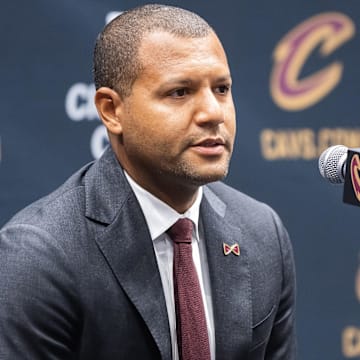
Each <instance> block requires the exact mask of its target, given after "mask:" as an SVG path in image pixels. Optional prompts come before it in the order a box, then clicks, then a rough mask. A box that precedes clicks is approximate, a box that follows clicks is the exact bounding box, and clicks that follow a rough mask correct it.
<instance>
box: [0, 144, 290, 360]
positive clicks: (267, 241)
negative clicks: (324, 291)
mask: <svg viewBox="0 0 360 360" xmlns="http://www.w3.org/2000/svg"><path fill="white" fill-rule="evenodd" d="M200 214H201V219H202V223H203V226H204V233H205V234H204V235H205V239H206V248H207V255H208V261H209V271H210V279H211V286H212V301H213V308H214V321H215V337H216V358H217V359H219V360H221V359H224V360H231V359H240V360H243V359H249V360H260V359H274V360H275V359H287V360H289V359H295V335H294V292H295V278H294V264H293V255H292V250H291V245H290V242H289V238H288V235H287V233H286V230H285V229H284V227H283V225H282V224H281V222H280V220H279V218H278V217H277V215H276V214H275V213H274V212H273V211H272V210H271V209H270V208H269V207H268V206H266V205H264V204H262V203H259V202H257V201H255V200H253V199H251V198H249V197H247V196H246V195H244V194H242V193H240V192H238V191H236V190H234V189H232V188H230V187H228V186H226V185H224V184H222V183H214V184H210V185H209V186H206V187H205V189H204V197H203V201H202V204H201V209H200ZM224 242H225V243H227V244H230V245H231V244H234V243H239V245H240V248H241V254H240V256H235V255H233V254H230V255H228V256H225V255H224V253H223V250H222V249H223V243H224ZM0 259H1V260H0V289H1V290H0V359H1V360H17V359H19V360H20V359H21V360H24V359H30V360H41V359H44V360H45V359H46V360H49V359H50V360H51V359H54V360H55V359H59V360H60V359H61V360H67V359H77V360H78V359H81V360H91V359H96V360H110V359H111V360H115V359H116V360H119V359H144V360H145V359H164V360H170V359H171V344H170V332H169V324H168V319H167V312H166V304H165V298H164V295H163V291H162V285H161V279H160V275H159V271H158V267H157V263H156V258H155V253H154V249H153V245H152V241H151V238H150V234H149V232H148V229H147V226H146V223H145V219H144V216H143V214H142V211H141V209H140V207H139V204H138V202H137V200H136V197H135V196H134V194H133V192H132V190H131V188H130V187H129V184H128V183H127V181H126V179H125V177H124V174H123V172H122V169H121V167H120V166H119V164H118V162H117V160H116V159H115V156H114V154H113V152H112V151H111V150H110V149H108V150H107V151H106V152H105V154H104V155H103V157H102V158H101V159H100V160H98V161H95V162H93V163H91V164H89V165H87V166H85V167H84V168H82V169H81V170H80V171H78V172H77V173H76V174H74V175H73V176H72V177H71V178H70V179H69V180H68V181H67V182H65V184H63V185H62V186H61V187H60V188H58V189H57V190H56V191H55V192H53V193H52V194H50V195H49V196H46V197H45V198H43V199H41V200H39V201H37V202H35V203H34V204H32V205H30V206H28V207H27V208H25V209H24V210H22V211H21V212H20V213H18V214H17V215H16V216H15V217H14V218H13V219H12V220H11V221H10V222H8V223H7V224H6V225H5V226H4V228H3V229H2V230H1V231H0ZM194 360H196V359H194Z"/></svg>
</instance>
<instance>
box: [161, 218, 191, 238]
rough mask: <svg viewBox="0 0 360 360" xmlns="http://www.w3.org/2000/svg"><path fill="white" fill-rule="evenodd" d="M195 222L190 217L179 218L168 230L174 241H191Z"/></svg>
mask: <svg viewBox="0 0 360 360" xmlns="http://www.w3.org/2000/svg"><path fill="white" fill-rule="evenodd" d="M192 229H193V223H192V221H191V220H190V219H187V218H183V219H179V220H178V221H177V222H176V223H175V224H174V225H173V226H171V228H170V229H169V230H168V231H167V233H168V234H169V236H170V237H171V239H172V241H174V242H176V243H190V244H191V235H192Z"/></svg>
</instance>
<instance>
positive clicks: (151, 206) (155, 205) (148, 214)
mask: <svg viewBox="0 0 360 360" xmlns="http://www.w3.org/2000/svg"><path fill="white" fill-rule="evenodd" d="M124 173H125V176H126V179H127V180H128V182H129V184H130V187H131V188H132V190H133V191H134V193H135V196H136V198H137V200H138V201H139V204H140V207H141V210H142V211H143V213H144V216H145V220H146V223H147V225H148V228H149V231H150V235H151V239H152V240H155V239H157V238H158V237H159V236H160V235H162V234H163V233H165V232H166V231H167V230H168V229H169V228H170V227H171V226H172V225H174V224H175V223H176V221H177V220H179V219H180V218H185V217H186V218H188V219H190V220H192V222H193V223H194V225H195V226H194V229H195V237H196V239H197V240H199V212H200V203H201V199H202V195H203V189H202V187H199V190H198V192H197V195H196V199H195V201H194V203H193V205H192V206H191V207H190V208H189V209H188V210H187V211H186V212H185V213H184V214H179V213H178V212H177V211H176V210H174V209H173V208H172V207H170V206H169V205H167V204H166V203H164V202H163V201H161V200H160V199H158V198H157V197H156V196H154V195H153V194H151V193H150V192H148V191H147V190H145V189H144V188H143V187H141V186H140V185H139V184H138V183H136V182H135V181H134V180H133V179H132V178H131V177H130V175H129V174H128V173H127V172H126V171H124Z"/></svg>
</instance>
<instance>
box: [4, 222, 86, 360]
mask: <svg viewBox="0 0 360 360" xmlns="http://www.w3.org/2000/svg"><path fill="white" fill-rule="evenodd" d="M0 259H1V260H0V289H1V291H0V359H2V360H14V359H29V360H41V359H53V360H56V359H59V360H60V359H61V360H67V359H73V358H74V356H75V352H76V349H75V348H74V346H75V345H74V344H75V343H76V340H77V336H78V334H79V327H80V323H79V319H80V313H79V310H78V307H77V305H76V304H77V301H76V300H75V299H76V290H75V285H74V276H73V274H71V272H70V271H69V270H68V269H69V267H68V266H67V259H66V256H65V253H64V251H63V249H61V247H60V246H59V245H58V244H56V241H55V239H53V238H52V237H51V236H50V235H49V234H48V233H46V232H45V231H44V230H41V229H39V228H37V227H36V226H33V225H27V224H14V225H11V224H9V225H7V226H6V227H5V228H4V229H3V230H2V231H0Z"/></svg>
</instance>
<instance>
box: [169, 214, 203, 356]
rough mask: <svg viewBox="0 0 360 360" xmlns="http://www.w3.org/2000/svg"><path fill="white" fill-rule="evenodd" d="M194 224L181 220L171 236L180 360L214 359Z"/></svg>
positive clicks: (175, 225) (174, 226) (171, 232)
mask: <svg viewBox="0 0 360 360" xmlns="http://www.w3.org/2000/svg"><path fill="white" fill-rule="evenodd" d="M192 229H193V223H192V221H191V220H189V219H179V220H178V221H177V222H176V223H175V224H174V225H173V226H172V227H171V228H170V229H169V230H168V234H169V235H170V237H171V239H172V240H173V242H174V295H175V310H176V332H177V340H178V349H179V358H180V360H210V346H209V337H208V331H207V326H206V318H205V311H204V304H203V301H202V296H201V290H200V284H199V279H198V276H197V273H196V269H195V265H194V262H193V258H192V247H191V236H192Z"/></svg>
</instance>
